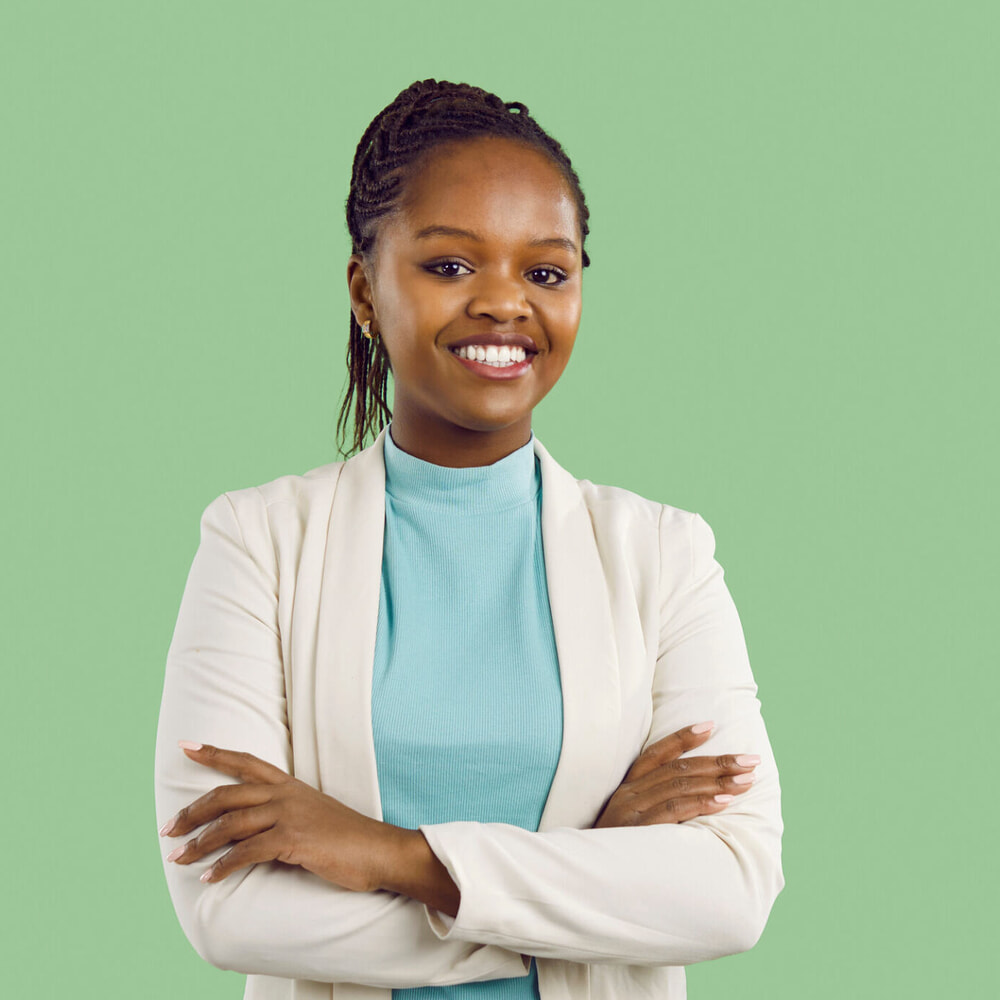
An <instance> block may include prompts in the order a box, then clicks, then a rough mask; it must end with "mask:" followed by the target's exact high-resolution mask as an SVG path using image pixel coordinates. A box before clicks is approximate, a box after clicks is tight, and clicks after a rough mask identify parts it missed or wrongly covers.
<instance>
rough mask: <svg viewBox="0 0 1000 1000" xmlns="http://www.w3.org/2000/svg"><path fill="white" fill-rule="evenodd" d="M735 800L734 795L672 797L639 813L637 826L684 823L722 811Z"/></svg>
mask: <svg viewBox="0 0 1000 1000" xmlns="http://www.w3.org/2000/svg"><path fill="white" fill-rule="evenodd" d="M733 801H735V797H734V796H732V795H726V794H725V793H719V794H718V795H686V796H684V797H683V798H679V799H670V800H669V801H668V802H664V803H663V804H662V805H661V806H659V807H657V808H654V809H649V810H647V811H646V812H644V813H640V814H639V818H638V821H637V822H636V823H635V825H636V826H657V825H659V824H663V823H683V822H684V821H685V820H689V819H695V818H696V817H697V816H710V815H712V814H714V813H719V812H722V811H723V810H724V809H725V808H726V806H728V805H730V803H732V802H733Z"/></svg>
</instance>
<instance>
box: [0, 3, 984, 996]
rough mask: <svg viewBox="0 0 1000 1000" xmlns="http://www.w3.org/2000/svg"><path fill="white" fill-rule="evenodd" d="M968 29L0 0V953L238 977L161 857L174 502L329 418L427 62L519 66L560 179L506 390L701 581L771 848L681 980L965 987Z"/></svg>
mask: <svg viewBox="0 0 1000 1000" xmlns="http://www.w3.org/2000/svg"><path fill="white" fill-rule="evenodd" d="M998 37H1000V12H998V8H997V5H996V4H995V3H992V2H985V0H984V2H978V3H977V2H965V3H963V2H943V0H942V2H939V3H929V2H921V0H893V2H879V0H864V2H860V0H836V2H802V0H787V2H760V3H755V2H746V0H743V2H728V3H725V2H719V3H688V2H684V3H680V2H662V0H661V2H655V3H654V2H652V0H650V2H648V3H637V2H634V0H623V2H619V3H614V4H597V3H581V2H580V0H574V2H571V3H568V2H563V0H549V2H538V0H532V2H530V3H527V2H522V0H511V2H503V3H496V4H492V5H491V4H486V3H471V4H470V3H464V4H437V3H435V4H419V3H412V2H406V3H402V2H397V3H383V2H364V3H360V2H359V3H352V4H347V3H335V2H332V0H331V2H318V0H299V2H291V3H275V2H266V3H265V2H259V0H198V2H193V0H183V2H174V3H170V4H165V3H160V2H157V3H153V2H147V0H117V2H111V0H89V2H87V3H76V2H73V0H64V2H62V3H54V2H47V0H4V3H3V4H2V5H0V94H2V98H0V136H2V139H0V142H2V153H0V171H2V178H0V241H2V249H0V253H2V259H0V296H2V330H3V341H2V354H0V357H2V361H0V370H2V390H3V391H2V394H0V420H2V428H3V444H4V451H3V470H4V484H3V491H2V495H3V512H2V518H0V524H2V531H3V537H2V539H0V543H2V553H3V565H4V570H5V572H4V573H3V574H2V577H0V587H2V589H3V595H2V598H3V599H2V601H0V606H2V608H3V614H4V622H3V631H2V637H3V651H4V669H3V678H4V685H3V686H4V696H3V699H2V712H3V720H2V725H3V737H4V744H5V746H6V747H7V758H6V765H5V767H4V795H3V799H4V823H3V827H4V829H3V840H4V875H3V888H2V892H0V897H2V900H3V902H2V903H0V907H2V926H0V941H2V942H3V944H2V945H0V947H2V948H3V949H4V950H5V951H8V952H9V954H8V955H7V957H6V959H5V961H4V964H3V968H4V973H3V992H4V993H5V995H9V996H11V997H34V996H69V995H73V996H101V997H109V998H117V997H122V998H126V997H128V998H131V997H136V996H142V997H144V998H149V1000H153V998H173V997H178V996H183V997H185V998H187V1000H199V998H213V1000H215V998H233V1000H235V998H239V997H240V996H241V995H242V988H243V986H242V983H243V980H242V977H241V976H238V975H236V974H233V973H227V972H220V971H218V970H216V969H213V968H212V967H210V966H208V965H207V964H205V963H204V962H203V961H201V960H200V959H199V958H198V957H197V956H196V954H195V953H194V951H193V950H192V948H191V947H190V945H188V943H187V942H186V940H185V939H184V937H183V935H182V933H181V930H180V928H179V926H178V924H177V921H176V918H175V917H174V914H173V911H172V908H171V906H170V901H169V899H168V896H167V892H166V887H165V884H164V880H163V874H162V871H161V866H160V861H159V857H158V854H157V838H156V828H155V816H154V810H153V793H152V761H153V740H154V731H155V726H156V718H157V712H158V707H159V698H160V690H161V685H162V678H163V666H164V658H165V654H166V650H167V646H168V643H169V641H170V636H171V632H172V629H173V625H174V620H175V616H176V613H177V608H178V604H179V601H180V597H181V592H182V589H183V586H184V580H185V577H186V574H187V571H188V568H189V566H190V563H191V559H192V557H193V555H194V551H195V548H196V546H197V542H198V520H199V517H200V515H201V512H202V510H203V509H204V507H205V506H206V505H207V504H208V503H209V502H210V501H211V500H212V499H213V498H214V497H216V496H217V495H218V494H219V493H221V492H223V491H224V490H229V489H237V488H240V487H244V486H250V485H255V484H259V483H262V482H265V481H267V480H269V479H272V478H274V477H276V476H279V475H282V474H285V473H290V472H304V471H305V470H307V469H310V468H313V467H315V466H318V465H322V464H324V463H326V462H330V461H333V460H334V459H336V458H337V455H336V453H335V451H334V444H333V429H334V423H335V417H336V412H337V408H338V405H339V400H340V398H341V397H340V394H341V391H342V389H343V385H344V373H345V367H344V353H345V346H346V336H347V320H348V298H347V291H346V283H345V277H344V272H345V266H346V258H347V255H348V252H349V246H348V241H347V235H346V229H345V224H344V220H343V204H344V200H345V198H346V196H347V188H348V181H349V177H350V167H351V160H352V157H353V154H354V149H355V145H356V143H357V141H358V139H359V138H360V136H361V133H362V131H363V129H364V128H365V126H366V125H367V124H368V122H369V121H370V120H371V118H372V117H373V116H374V115H375V114H376V113H377V112H378V111H379V109H380V108H382V107H383V106H384V105H385V104H386V103H388V102H389V101H390V100H391V99H392V98H393V97H394V96H395V95H396V93H397V92H398V91H399V90H401V89H402V88H403V87H405V86H407V85H409V84H410V83H412V82H413V81H414V80H417V79H424V78H427V77H435V78H438V79H446V80H453V81H464V82H469V83H474V84H477V85H479V86H482V87H485V88H488V89H491V90H494V91H495V92H497V93H499V94H500V95H501V96H502V97H503V98H504V99H505V100H520V101H523V102H524V103H526V104H527V105H528V107H529V108H530V109H531V111H532V113H533V114H534V115H536V116H537V118H538V120H539V121H540V122H541V123H542V125H543V126H545V127H547V128H548V129H550V130H551V131H552V133H553V134H554V135H555V136H556V137H557V138H558V139H559V140H560V141H562V142H563V143H564V145H565V147H566V149H567V151H568V152H569V154H570V156H571V157H572V159H573V162H574V164H575V166H576V167H577V169H578V171H579V173H580V176H581V179H582V182H583V186H584V190H585V191H586V194H587V198H588V201H589V204H590V208H591V212H592V229H593V231H592V237H591V240H590V243H589V249H590V253H591V255H592V258H593V266H592V267H591V268H590V269H589V270H588V271H587V272H585V277H584V289H585V293H584V317H583V323H582V326H581V329H580V335H579V339H578V341H577V348H576V353H575V354H574V357H573V359H572V361H571V363H570V365H569V368H568V369H567V371H566V373H565V375H564V377H563V379H562V381H561V382H560V384H559V385H557V386H556V388H555V390H554V391H553V393H552V394H551V396H550V397H549V398H548V399H547V400H545V402H544V403H543V404H542V405H541V406H540V408H539V409H538V411H537V413H536V420H535V430H536V433H537V434H538V436H539V438H540V439H541V440H542V442H543V443H544V444H545V445H546V446H547V447H548V449H549V450H550V451H551V452H552V454H553V455H554V457H555V458H556V459H557V460H558V461H559V462H560V463H561V464H563V465H564V466H565V467H566V468H568V469H569V470H570V471H572V472H573V473H574V474H575V475H577V476H578V477H582V478H587V479H591V480H593V481H595V482H603V483H612V484H615V485H619V486H624V487H627V488H629V489H632V490H635V491H636V492H638V493H640V494H642V495H644V496H647V497H651V498H654V499H656V500H660V501H663V502H666V503H670V504H673V505H675V506H678V507H683V508H685V509H688V510H694V511H698V512H699V513H701V514H702V515H703V516H704V517H705V518H706V519H707V520H708V521H709V523H710V524H711V525H712V527H713V528H714V530H715V533H716V537H717V540H718V551H717V555H718V558H719V561H720V562H721V563H722V565H723V566H724V567H725V569H726V579H727V581H728V583H729V586H730V589H731V591H732V593H733V596H734V598H735V600H736V604H737V607H738V608H739V610H740V614H741V617H742V620H743V625H744V629H745V632H746V636H747V642H748V645H749V649H750V656H751V662H752V664H753V667H754V671H755V674H756V677H757V681H758V683H759V685H760V694H761V698H762V701H763V704H764V714H765V718H766V720H767V723H768V726H769V730H770V735H771V739H772V742H773V745H774V750H775V753H776V755H777V758H778V763H779V767H780V769H781V774H782V787H783V793H784V812H785V823H786V834H785V853H784V865H785V874H786V878H787V888H786V889H785V891H784V893H783V894H782V895H781V896H780V897H779V899H778V901H777V903H776V905H775V908H774V911H773V913H772V916H771V920H770V923H769V925H768V927H767V929H766V931H765V933H764V936H763V938H762V940H761V942H760V944H759V945H758V946H757V947H756V948H755V949H754V950H753V951H751V952H749V953H747V954H744V955H738V956H734V957H731V958H725V959H721V960H719V961H715V962H710V963H707V964H704V965H699V966H696V967H694V968H692V969H691V970H690V973H689V977H690V979H689V984H690V985H689V989H690V995H691V997H692V998H693V1000H710V998H715V1000H721V998H732V997H740V998H742V1000H749V998H755V997H760V998H767V1000H784V998H788V1000H793V998H794V1000H799V998H802V997H810V998H813V1000H824V998H830V1000H833V998H837V1000H839V998H841V997H843V996H845V995H849V996H852V997H855V996H857V997H884V996H900V997H902V996H905V997H908V998H925V997H926V998H930V997H940V996H966V997H982V996H986V995H987V994H988V993H989V992H990V990H991V987H995V985H996V974H995V971H994V970H993V969H992V953H993V951H994V950H995V931H996V922H995V913H994V909H993V902H994V900H995V897H996V893H997V889H998V885H997V882H996V875H997V865H996V854H995V846H994V838H995V833H996V827H997V818H998V815H997V806H996V798H995V792H994V789H993V786H992V779H993V773H992V772H993V767H994V761H995V756H994V748H995V745H996V742H995V740H994V739H993V738H992V731H993V727H994V723H995V714H996V711H997V709H998V707H1000V691H998V683H997V666H998V656H997V651H996V645H995V634H996V621H997V611H996V603H997V602H996V598H997V596H998V588H997V585H996V581H995V577H994V572H995V570H996V567H997V554H998V529H997V525H996V497H997V486H998V474H997V455H996V443H997V442H996V438H997V428H998V423H1000V421H998V407H997V402H996V396H997V392H996V381H997V370H998V362H1000V350H998V346H997V341H998V334H1000V308H998V295H997V283H998V273H1000V270H998V265H1000V259H998V258H1000V253H998V233H1000V218H998V214H1000V212H998V205H1000V200H998V190H997V178H998V177H1000V156H998V153H1000V143H998V131H997V108H998V96H1000V70H998V65H1000V60H998V59H997V40H998ZM691 721H692V722H694V721H697V720H691ZM197 736H198V734H197V733H192V734H191V737H192V738H197Z"/></svg>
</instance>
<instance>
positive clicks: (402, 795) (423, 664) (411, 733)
mask: <svg viewBox="0 0 1000 1000" xmlns="http://www.w3.org/2000/svg"><path fill="white" fill-rule="evenodd" d="M385 472H386V480H385V547H384V550H383V558H382V584H381V590H380V594H379V611H378V628H377V632H376V640H375V668H374V677H373V684H372V729H373V732H374V739H375V758H376V762H377V765H378V781H379V789H380V792H381V799H382V814H383V818H384V819H385V821H386V822H388V823H393V824H395V825H396V826H402V827H406V828H408V829H416V828H417V827H418V826H421V825H427V824H432V823H448V822H452V821H456V820H467V821H469V820H471V821H478V822H482V823H510V824H512V825H514V826H519V827H522V828H524V829H526V830H537V829H538V823H539V820H540V819H541V816H542V810H543V808H544V806H545V800H546V798H547V796H548V793H549V788H550V786H551V784H552V778H553V776H554V775H555V771H556V764H557V763H558V760H559V751H560V748H561V746H562V691H561V687H560V682H559V661H558V657H557V654H556V644H555V636H554V633H553V630H552V616H551V613H550V611H549V599H548V588H547V586H546V579H545V559H544V555H543V552H542V524H541V512H542V483H541V470H540V467H539V463H538V459H537V458H536V456H535V453H534V437H532V439H531V440H530V441H529V442H528V443H527V444H526V445H524V447H522V448H519V449H518V450H517V451H515V452H513V453H511V454H510V455H507V456H506V457H505V458H502V459H501V460H500V461H499V462H495V463H494V464H493V465H485V466H478V467H474V468H470V469H451V468H446V467H444V466H440V465H434V464H432V463H431V462H425V461H423V460H422V459H419V458H415V457H414V456H413V455H410V454H408V453H407V452H404V451H402V450H401V449H400V448H399V447H398V446H397V445H396V444H395V443H394V442H393V440H392V435H391V425H390V432H389V433H387V434H386V435H385ZM393 997H394V998H395V1000H431V998H433V1000H443V998H449V1000H472V998H475V1000H515V998H516V1000H537V998H538V982H537V974H536V971H535V966H534V962H532V966H531V973H530V975H528V976H526V977H520V978H515V979H493V980H490V981H488V982H482V983H464V984H461V985H458V986H447V987H420V988H415V989H404V990H393Z"/></svg>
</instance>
